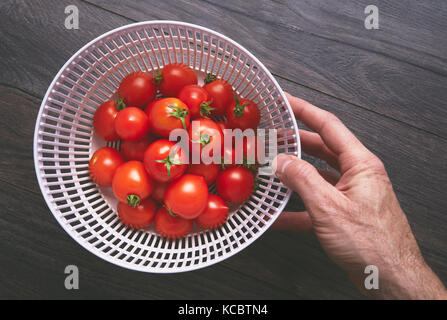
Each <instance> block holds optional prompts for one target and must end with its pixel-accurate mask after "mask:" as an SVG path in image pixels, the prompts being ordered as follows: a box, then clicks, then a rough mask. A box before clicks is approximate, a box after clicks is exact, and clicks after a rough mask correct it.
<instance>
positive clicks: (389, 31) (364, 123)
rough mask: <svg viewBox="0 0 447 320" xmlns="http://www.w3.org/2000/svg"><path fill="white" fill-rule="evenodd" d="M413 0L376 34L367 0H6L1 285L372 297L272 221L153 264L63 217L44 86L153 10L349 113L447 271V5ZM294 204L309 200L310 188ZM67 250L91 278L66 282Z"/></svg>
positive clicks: (180, 294) (53, 293) (35, 294)
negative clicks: (42, 128)
mask: <svg viewBox="0 0 447 320" xmlns="http://www.w3.org/2000/svg"><path fill="white" fill-rule="evenodd" d="M338 3H340V4H339V5H338ZM378 3H379V2H378ZM402 3H403V4H402V6H403V5H405V4H406V5H407V6H409V8H408V10H407V11H406V14H403V15H398V13H399V10H401V9H402V7H401V5H400V4H397V3H396V2H392V1H381V2H380V3H379V7H380V8H383V9H384V10H382V13H383V14H384V20H382V22H383V28H385V30H383V32H381V33H375V34H374V35H372V36H371V33H365V31H364V30H362V29H357V28H356V27H355V26H356V24H357V23H358V22H361V21H360V20H361V18H358V17H357V14H358V10H359V9H358V6H363V4H364V1H363V0H362V1H347V0H343V1H340V2H337V5H335V4H334V3H333V2H329V1H300V2H295V1H275V2H268V1H258V2H256V3H254V2H249V1H246V2H243V3H242V2H236V1H225V2H222V1H221V2H210V1H206V2H199V1H196V0H190V1H187V2H173V1H163V2H158V1H157V2H155V1H153V2H151V1H146V2H144V3H143V2H137V1H126V2H125V3H123V2H121V3H118V2H117V1H100V0H94V4H91V3H86V2H80V1H56V0H45V1H40V0H39V1H2V3H1V4H0V18H1V19H0V37H1V39H2V42H1V44H0V57H1V58H2V59H0V66H1V68H2V73H1V74H0V102H1V104H0V105H1V110H2V117H1V118H0V134H1V136H2V139H0V150H1V151H0V152H1V157H0V194H1V196H0V205H1V207H2V208H3V210H2V214H1V215H0V251H1V252H2V255H1V256H0V298H73V299H79V298H121V299H122V298H136V299H141V298H151V299H170V298H177V299H201V298H208V299H218V298H221V299H238V298H239V299H241V298H246V299H269V298H272V299H297V298H300V299H309V298H319V299H321V298H323V299H325V298H326V299H328V298H338V299H349V298H362V296H361V295H360V294H359V293H358V292H357V291H356V289H355V288H354V287H353V286H352V285H351V283H350V282H349V280H348V279H347V277H346V276H345V274H344V273H343V272H342V271H341V270H340V269H339V268H338V267H337V266H335V265H334V264H333V263H332V262H331V261H330V260H329V259H328V258H327V256H326V255H325V253H324V252H323V251H322V249H321V247H320V246H319V244H318V241H317V240H316V239H315V237H313V236H311V235H301V234H294V233H289V232H278V231H273V230H270V231H268V232H266V233H265V234H264V235H263V236H262V237H261V238H260V239H259V240H257V241H256V242H255V243H254V244H253V245H251V246H249V247H248V248H247V249H245V250H244V251H243V252H241V253H239V254H237V255H236V256H234V257H232V258H230V259H228V260H225V261H223V262H221V263H219V264H217V265H214V266H211V267H209V268H205V269H202V270H198V271H194V272H188V273H183V274H178V275H152V274H144V273H139V272H134V271H129V270H126V269H122V268H119V267H116V266H114V265H112V264H109V263H107V262H105V261H103V260H101V259H99V258H97V257H95V256H94V255H92V254H90V253H89V252H87V251H86V250H84V249H83V248H82V247H80V246H79V245H77V244H76V243H75V241H73V240H72V239H71V238H70V237H69V236H68V235H67V234H66V233H65V232H64V231H63V229H62V228H61V227H60V226H59V225H58V223H57V222H56V220H55V219H54V218H53V216H52V215H51V213H50V211H49V209H48V207H47V206H46V204H45V201H44V199H43V197H42V195H41V193H40V190H39V187H38V185H37V181H36V178H35V173H34V164H33V154H32V143H33V130H34V124H35V119H36V116H37V112H38V108H39V106H40V102H41V98H42V97H43V95H44V93H45V91H46V89H47V87H48V85H49V84H50V82H51V80H52V78H53V77H54V75H55V74H56V73H57V71H58V70H59V68H60V67H61V66H62V65H63V64H64V63H65V61H66V60H67V59H68V58H70V57H71V55H72V54H73V53H74V52H75V51H77V50H78V49H79V48H80V47H82V46H83V45H84V44H85V43H87V42H88V41H89V40H91V39H93V38H94V37H96V36H98V35H100V34H102V33H104V32H105V31H108V30H110V29H113V28H115V27H118V26H121V25H124V24H127V23H130V22H132V21H134V20H149V19H175V20H184V21H188V22H192V23H197V24H200V25H205V26H207V27H210V28H212V29H215V30H217V31H219V32H222V33H224V34H226V35H228V36H230V37H232V38H233V39H234V40H236V41H238V42H240V43H241V44H242V45H244V46H246V47H247V48H248V49H249V50H250V51H252V52H253V53H254V54H255V55H256V56H258V57H259V58H261V60H262V61H263V62H264V63H265V64H266V65H267V67H268V68H269V69H271V70H272V71H273V72H274V73H275V75H277V78H278V80H279V82H280V85H281V86H282V87H283V88H284V89H285V90H287V91H289V92H290V93H292V94H294V95H297V96H301V97H303V98H305V99H308V100H309V101H311V102H312V103H314V104H316V105H318V106H320V107H322V108H324V109H327V110H329V111H331V112H333V113H335V114H336V115H337V116H339V117H340V118H341V119H342V120H343V121H344V122H345V123H346V124H347V126H348V127H349V128H350V129H352V130H353V131H354V133H355V134H356V135H357V136H358V137H359V138H360V139H361V141H362V142H363V143H365V145H366V146H367V147H369V148H370V149H371V150H373V151H374V152H375V153H376V154H377V155H378V156H379V157H381V159H382V160H383V161H384V163H385V165H386V167H387V170H388V172H389V175H390V177H391V180H392V182H393V184H394V187H395V190H396V193H397V195H398V198H399V200H400V201H401V204H402V207H403V208H404V210H405V212H406V213H407V215H408V219H409V221H410V224H411V226H412V229H413V231H414V233H415V236H416V238H417V240H418V242H419V244H420V246H421V249H422V252H423V254H424V256H425V258H426V260H427V262H428V263H429V264H430V265H431V266H432V267H433V269H434V270H435V272H437V273H438V275H439V276H440V278H441V279H442V280H443V281H444V282H446V281H447V253H446V251H445V247H446V245H445V244H446V241H447V239H446V235H447V229H446V228H447V216H446V215H445V208H446V207H447V199H446V198H445V191H444V188H445V186H446V185H447V170H446V169H447V167H446V166H447V161H446V160H447V157H446V152H445V150H446V147H447V146H446V143H447V142H446V139H445V133H446V129H447V126H446V125H445V124H446V119H447V118H446V117H445V116H446V112H447V111H446V110H447V108H445V101H446V99H445V98H446V97H447V96H446V95H447V93H446V92H447V90H443V89H445V87H446V77H445V75H444V73H445V55H444V56H443V52H445V49H446V47H447V45H446V44H445V39H444V38H442V37H441V38H440V31H439V28H440V29H441V30H442V27H443V26H444V24H445V20H442V19H441V17H442V16H443V12H445V11H444V9H445V5H444V4H442V3H440V1H433V3H434V4H439V6H438V8H439V9H438V10H439V12H437V11H436V10H435V9H434V7H431V6H430V5H428V4H427V3H424V4H417V5H416V4H415V3H410V2H408V1H404V2H402ZM68 4H75V5H77V6H78V8H79V11H80V29H79V30H75V31H74V30H67V29H65V28H64V24H63V21H64V18H65V15H64V14H63V11H64V8H65V6H66V5H68ZM412 6H416V7H412ZM101 7H104V8H106V9H107V10H105V9H103V8H101ZM415 9H417V10H415ZM275 10H276V11H275ZM113 12H116V13H113ZM272 12H276V17H275V16H274V18H272V17H271V13H272ZM430 14H432V17H433V19H432V21H427V18H428V17H429V16H430ZM411 19H414V20H415V22H414V23H416V25H415V26H416V27H417V30H414V29H411V28H410V27H411V23H412V22H411V21H410V20H411ZM393 28H396V30H394V29H393ZM407 29H408V30H411V32H406V31H405V30H407ZM42 30H44V31H45V32H42ZM368 37H370V38H368ZM368 39H371V41H369V40H368ZM430 44H431V45H430ZM406 52H407V54H406ZM287 79H291V80H292V81H289V80H287ZM298 83H301V84H302V85H300V84H298ZM306 159H309V160H310V161H311V162H312V163H314V164H316V165H321V162H320V161H316V160H315V159H310V158H308V157H306ZM288 209H289V210H301V209H302V203H301V202H300V200H299V197H298V196H296V195H294V196H293V198H292V200H291V201H290V203H289V205H288ZM68 264H75V265H77V266H79V268H80V274H81V280H80V281H81V289H80V290H79V291H67V290H65V288H64V286H63V281H64V274H63V271H64V268H65V266H66V265H68Z"/></svg>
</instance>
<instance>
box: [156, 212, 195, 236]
mask: <svg viewBox="0 0 447 320" xmlns="http://www.w3.org/2000/svg"><path fill="white" fill-rule="evenodd" d="M155 229H157V231H158V233H160V234H161V235H162V236H163V237H165V238H169V239H178V238H182V237H183V236H186V235H187V234H188V233H189V232H190V231H191V229H192V220H187V219H183V218H182V217H180V216H174V215H171V214H170V213H169V212H168V210H166V208H165V207H161V208H160V209H158V211H157V213H156V215H155Z"/></svg>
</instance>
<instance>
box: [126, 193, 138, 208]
mask: <svg viewBox="0 0 447 320" xmlns="http://www.w3.org/2000/svg"><path fill="white" fill-rule="evenodd" d="M126 200H127V204H128V205H129V206H131V207H132V208H135V207H138V206H139V205H140V201H141V199H140V197H139V196H137V195H135V194H130V195H128V196H127V198H126Z"/></svg>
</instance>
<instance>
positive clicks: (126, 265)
mask: <svg viewBox="0 0 447 320" xmlns="http://www.w3.org/2000/svg"><path fill="white" fill-rule="evenodd" d="M162 24H167V25H177V26H182V27H190V28H195V29H199V30H201V31H204V32H207V33H209V34H211V35H215V36H218V37H221V38H222V39H223V40H225V41H228V42H229V43H231V44H232V45H234V46H235V47H236V48H238V49H239V50H241V51H242V52H244V53H245V54H246V55H247V56H248V57H250V58H251V59H252V60H253V61H254V62H255V63H256V64H257V65H258V66H259V67H260V68H261V69H262V71H264V72H265V74H266V75H267V76H268V78H269V80H271V81H272V83H273V84H274V85H275V87H276V88H277V89H278V91H279V94H280V97H281V98H282V99H283V102H284V104H285V107H286V108H287V111H288V112H289V114H290V115H291V120H292V124H293V130H294V134H295V136H296V147H297V156H298V157H300V158H301V144H300V137H299V130H298V125H297V122H296V119H295V117H294V116H293V111H292V108H291V106H290V104H289V101H288V100H287V98H286V96H285V94H284V91H283V90H282V88H281V86H280V85H279V84H278V82H277V81H276V79H275V78H274V77H273V75H272V74H271V73H270V71H269V70H268V69H267V68H266V67H265V66H264V64H263V63H262V62H261V61H259V59H257V58H256V57H255V56H254V55H253V54H252V53H250V52H249V51H248V50H247V49H245V48H244V47H243V46H242V45H240V44H239V43H237V42H236V41H234V40H232V39H230V38H229V37H227V36H225V35H223V34H221V33H219V32H216V31H213V30H211V29H208V28H205V27H202V26H199V25H196V24H191V23H187V22H181V21H173V20H151V21H142V22H136V23H131V24H127V25H124V26H121V27H118V28H115V29H112V30H110V31H108V32H106V33H104V34H102V35H100V36H98V37H96V38H94V39H93V40H91V41H90V42H88V43H87V44H86V45H84V46H83V47H82V48H81V49H79V50H78V51H77V52H76V53H75V54H73V56H72V57H70V59H69V60H68V61H67V62H66V63H65V64H64V65H63V66H62V67H61V68H60V70H59V71H58V73H57V74H56V76H55V77H54V78H53V81H52V82H51V84H50V86H49V87H48V89H47V91H46V93H45V96H44V98H43V100H42V103H41V105H40V109H39V112H38V115H37V118H36V125H35V129H34V141H33V155H34V167H35V171H36V177H37V181H38V184H39V188H40V190H41V192H42V195H43V197H44V199H45V202H46V203H47V206H48V207H49V209H50V211H51V213H52V215H53V216H54V217H55V218H56V221H57V222H58V223H59V225H60V226H61V227H62V228H63V229H64V230H65V232H66V233H67V234H68V235H69V236H70V237H71V238H73V239H74V240H75V241H76V242H77V243H78V244H79V245H81V246H82V247H83V248H85V249H86V250H87V251H89V252H91V253H93V254H94V255H95V256H97V257H99V258H101V259H103V260H105V261H107V262H110V263H112V264H114V265H117V266H120V267H123V268H125V269H129V270H134V271H141V272H147V273H160V274H167V273H181V272H187V271H193V270H198V269H201V268H205V267H208V266H210V265H213V264H216V263H218V262H221V261H223V260H225V259H228V258H230V257H231V256H233V255H235V254H236V253H238V252H240V251H241V250H243V249H245V248H246V247H248V246H249V245H250V244H252V243H253V242H255V240H256V239H258V238H259V237H260V236H261V235H262V234H263V233H264V232H265V231H266V230H267V229H268V228H269V227H270V226H271V225H272V224H273V222H274V221H275V220H276V219H277V218H278V216H279V215H280V213H281V212H282V211H283V210H284V208H285V206H286V205H287V203H288V201H289V199H290V196H291V190H290V189H288V188H287V193H286V194H285V196H284V199H283V200H282V203H281V205H280V206H279V207H278V208H277V214H276V215H274V216H273V217H272V218H271V219H270V220H269V221H267V222H266V223H265V225H266V226H265V228H262V229H260V230H259V232H258V233H256V234H255V235H253V237H252V238H251V239H250V240H249V241H246V242H244V243H243V244H241V245H240V246H238V247H237V248H236V249H234V250H232V251H230V252H227V253H225V254H223V255H221V256H216V257H215V258H214V259H210V260H207V261H206V262H204V263H201V264H191V265H189V266H186V267H185V266H182V267H181V268H176V269H169V268H163V269H159V268H148V267H146V266H143V265H135V264H130V263H126V262H125V261H124V260H119V259H115V258H114V257H112V256H110V255H107V254H106V253H105V252H103V251H101V250H95V248H94V247H92V245H91V244H90V243H89V242H88V241H84V239H83V238H82V237H77V236H76V234H75V233H74V232H72V231H71V230H70V229H69V228H68V224H66V223H65V222H64V221H62V216H59V215H58V214H56V211H57V209H56V208H55V205H54V204H53V203H52V202H51V200H50V198H49V195H48V194H47V193H45V192H44V191H45V188H44V186H43V181H42V177H41V172H40V169H39V160H38V140H39V139H38V136H39V126H40V120H41V118H42V113H43V111H44V108H45V104H46V103H47V101H48V97H49V95H50V93H51V91H52V89H53V88H54V86H55V84H56V81H57V80H58V79H59V78H60V76H61V74H62V73H63V72H64V71H65V70H66V68H67V67H68V66H69V65H70V63H72V62H73V60H75V59H76V58H77V57H78V56H79V55H80V54H81V53H82V52H84V51H86V50H87V49H88V48H89V47H90V46H91V45H92V44H94V43H96V42H98V41H100V40H102V39H105V38H107V37H109V36H110V35H112V34H114V33H115V32H119V31H122V30H125V29H128V28H134V27H138V26H150V25H162ZM290 129H292V128H290Z"/></svg>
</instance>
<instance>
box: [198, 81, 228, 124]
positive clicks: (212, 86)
mask: <svg viewBox="0 0 447 320" xmlns="http://www.w3.org/2000/svg"><path fill="white" fill-rule="evenodd" d="M207 79H208V78H207ZM207 79H205V82H206V83H207V84H205V85H204V86H203V88H204V89H205V90H206V91H207V92H208V94H209V96H210V99H211V100H212V102H211V104H210V106H211V107H212V108H215V109H214V110H213V111H212V112H211V114H212V115H215V116H223V115H225V112H226V110H227V108H228V107H229V106H230V105H231V104H232V103H233V101H234V92H233V88H232V87H231V85H230V84H229V83H228V82H227V81H225V80H222V79H217V80H214V81H212V82H208V81H211V80H212V78H211V79H210V80H207Z"/></svg>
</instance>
